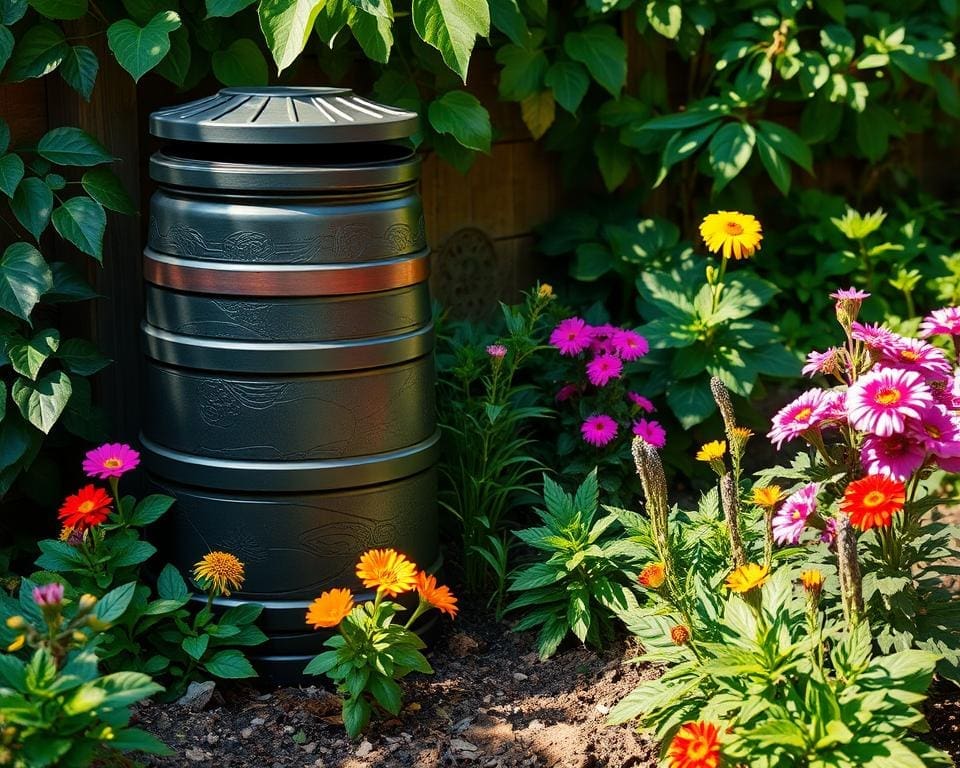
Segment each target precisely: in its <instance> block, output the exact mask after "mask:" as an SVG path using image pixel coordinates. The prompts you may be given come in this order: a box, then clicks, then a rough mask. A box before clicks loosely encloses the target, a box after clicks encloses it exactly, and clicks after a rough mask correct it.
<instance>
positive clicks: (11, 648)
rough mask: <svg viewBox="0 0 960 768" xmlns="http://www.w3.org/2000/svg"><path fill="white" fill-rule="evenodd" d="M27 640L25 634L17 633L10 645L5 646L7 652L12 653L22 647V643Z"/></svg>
mask: <svg viewBox="0 0 960 768" xmlns="http://www.w3.org/2000/svg"><path fill="white" fill-rule="evenodd" d="M26 642H27V636H26V635H19V636H18V637H17V639H16V640H14V641H13V642H12V643H10V645H8V646H7V653H14V652H15V651H19V650H20V649H21V648H23V646H24V643H26Z"/></svg>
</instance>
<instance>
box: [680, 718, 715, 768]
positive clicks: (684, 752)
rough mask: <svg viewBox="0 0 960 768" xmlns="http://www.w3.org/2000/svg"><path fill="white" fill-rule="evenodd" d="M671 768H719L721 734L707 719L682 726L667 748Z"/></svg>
mask: <svg viewBox="0 0 960 768" xmlns="http://www.w3.org/2000/svg"><path fill="white" fill-rule="evenodd" d="M667 765H669V766H670V768H717V766H718V765H720V734H719V731H718V730H717V726H715V725H714V724H713V723H708V722H705V721H702V722H699V723H686V724H684V725H682V726H680V730H679V731H677V735H676V736H674V737H673V741H671V742H670V748H669V749H668V750H667Z"/></svg>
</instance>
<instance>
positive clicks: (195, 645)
mask: <svg viewBox="0 0 960 768" xmlns="http://www.w3.org/2000/svg"><path fill="white" fill-rule="evenodd" d="M209 644H210V635H200V636H199V637H185V638H183V640H181V641H180V647H181V648H183V650H184V651H186V654H187V655H188V656H189V657H190V658H191V659H195V660H196V661H200V659H201V658H202V657H203V654H205V653H206V652H207V646H208V645H209Z"/></svg>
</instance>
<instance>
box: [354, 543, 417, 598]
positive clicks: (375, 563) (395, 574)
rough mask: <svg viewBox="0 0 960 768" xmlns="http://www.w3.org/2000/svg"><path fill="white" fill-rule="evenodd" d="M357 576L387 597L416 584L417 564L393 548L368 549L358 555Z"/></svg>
mask: <svg viewBox="0 0 960 768" xmlns="http://www.w3.org/2000/svg"><path fill="white" fill-rule="evenodd" d="M357 578H358V579H360V581H362V582H363V586H365V587H367V588H368V589H369V588H371V587H376V589H377V590H378V591H382V592H383V593H384V594H385V595H387V596H388V597H396V596H397V595H401V594H403V593H404V592H409V591H410V590H411V589H413V588H414V587H415V586H416V583H417V566H416V565H414V564H413V563H412V562H411V561H410V560H408V559H407V556H406V555H402V554H400V553H399V552H397V551H396V550H394V549H368V550H367V551H366V552H364V553H363V554H362V555H360V562H359V563H357Z"/></svg>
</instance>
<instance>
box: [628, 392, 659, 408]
mask: <svg viewBox="0 0 960 768" xmlns="http://www.w3.org/2000/svg"><path fill="white" fill-rule="evenodd" d="M627 399H628V400H629V401H630V402H631V403H633V404H634V405H635V406H637V407H638V408H640V409H641V410H643V411H646V412H647V413H653V412H654V411H655V410H657V409H656V408H654V406H653V403H652V402H651V401H650V400H648V399H647V398H645V397H644V396H643V395H640V394H638V393H636V392H627Z"/></svg>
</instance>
